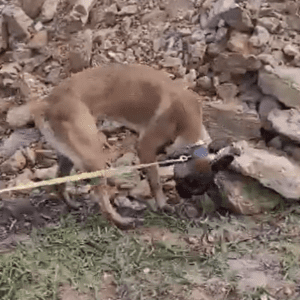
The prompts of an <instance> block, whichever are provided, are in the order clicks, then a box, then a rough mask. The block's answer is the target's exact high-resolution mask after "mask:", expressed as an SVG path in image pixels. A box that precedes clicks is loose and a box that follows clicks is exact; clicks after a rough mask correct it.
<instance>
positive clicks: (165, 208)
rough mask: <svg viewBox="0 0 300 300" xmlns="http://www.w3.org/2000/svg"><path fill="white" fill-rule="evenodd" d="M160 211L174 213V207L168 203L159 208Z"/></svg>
mask: <svg viewBox="0 0 300 300" xmlns="http://www.w3.org/2000/svg"><path fill="white" fill-rule="evenodd" d="M159 210H160V211H162V212H164V213H167V214H174V213H175V208H174V207H173V206H171V205H170V204H167V203H166V204H165V205H164V206H162V207H160V208H159Z"/></svg>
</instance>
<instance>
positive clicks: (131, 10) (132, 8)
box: [119, 4, 138, 16]
mask: <svg viewBox="0 0 300 300" xmlns="http://www.w3.org/2000/svg"><path fill="white" fill-rule="evenodd" d="M137 12H138V7H137V5H136V4H132V5H127V6H123V7H122V9H121V11H120V12H119V14H120V15H121V16H123V15H134V14H136V13H137Z"/></svg>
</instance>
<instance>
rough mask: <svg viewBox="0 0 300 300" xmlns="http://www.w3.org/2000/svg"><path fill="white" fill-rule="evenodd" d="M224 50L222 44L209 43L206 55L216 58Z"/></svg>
mask: <svg viewBox="0 0 300 300" xmlns="http://www.w3.org/2000/svg"><path fill="white" fill-rule="evenodd" d="M224 50H225V45H224V44H222V43H210V44H208V46H207V50H206V51H207V53H208V54H209V55H210V56H213V57H215V56H218V55H219V54H220V53H222V52H223V51H224Z"/></svg>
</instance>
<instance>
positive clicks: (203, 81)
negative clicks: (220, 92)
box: [197, 76, 212, 90]
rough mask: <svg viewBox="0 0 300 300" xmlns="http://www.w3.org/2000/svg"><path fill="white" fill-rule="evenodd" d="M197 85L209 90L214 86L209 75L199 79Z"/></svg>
mask: <svg viewBox="0 0 300 300" xmlns="http://www.w3.org/2000/svg"><path fill="white" fill-rule="evenodd" d="M197 85H198V86H199V87H201V88H202V89H204V90H209V89H211V88H212V82H211V78H209V77H208V76H202V77H200V78H198V79H197Z"/></svg>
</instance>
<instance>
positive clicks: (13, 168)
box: [0, 150, 26, 174]
mask: <svg viewBox="0 0 300 300" xmlns="http://www.w3.org/2000/svg"><path fill="white" fill-rule="evenodd" d="M25 165H26V158H25V157H24V155H23V154H22V151H20V150H18V151H16V153H15V154H14V155H12V156H11V157H10V158H9V159H8V160H6V161H5V162H3V163H2V164H1V166H0V169H1V172H3V173H7V174H14V173H16V172H18V171H20V170H22V169H23V168H24V167H25Z"/></svg>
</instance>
